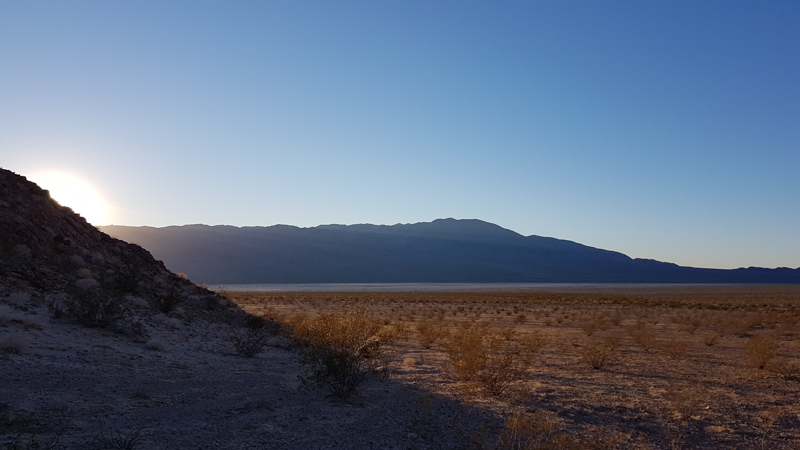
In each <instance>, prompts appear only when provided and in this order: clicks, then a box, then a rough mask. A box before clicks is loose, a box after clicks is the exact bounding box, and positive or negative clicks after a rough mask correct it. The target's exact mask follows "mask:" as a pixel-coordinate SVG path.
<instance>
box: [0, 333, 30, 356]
mask: <svg viewBox="0 0 800 450" xmlns="http://www.w3.org/2000/svg"><path fill="white" fill-rule="evenodd" d="M30 342H31V340H30V338H29V337H28V336H27V335H24V334H21V333H13V334H6V335H3V336H2V337H0V350H2V351H4V352H6V353H14V354H17V355H19V354H20V353H23V352H25V350H27V349H28V347H29V346H30Z"/></svg>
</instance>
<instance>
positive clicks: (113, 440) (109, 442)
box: [97, 425, 143, 450]
mask: <svg viewBox="0 0 800 450" xmlns="http://www.w3.org/2000/svg"><path fill="white" fill-rule="evenodd" d="M142 428H143V426H142V425H139V426H137V427H135V428H131V429H130V430H109V431H104V432H102V433H100V435H99V436H98V438H97V440H98V441H100V442H99V445H100V447H102V448H108V449H120V450H132V449H135V448H137V447H138V446H139V444H140V443H141V436H139V434H140V433H141V432H142Z"/></svg>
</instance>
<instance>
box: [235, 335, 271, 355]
mask: <svg viewBox="0 0 800 450" xmlns="http://www.w3.org/2000/svg"><path fill="white" fill-rule="evenodd" d="M268 339H269V335H268V334H267V333H266V332H265V331H264V330H262V329H252V328H250V329H247V330H242V331H239V332H237V333H236V334H234V335H232V336H230V337H229V338H228V341H229V342H230V343H231V344H233V348H234V349H236V353H237V354H239V355H242V356H245V357H247V358H252V357H254V356H256V355H257V354H259V353H261V350H263V349H264V347H266V346H267V341H268Z"/></svg>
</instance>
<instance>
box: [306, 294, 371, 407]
mask: <svg viewBox="0 0 800 450" xmlns="http://www.w3.org/2000/svg"><path fill="white" fill-rule="evenodd" d="M381 328H382V325H381V322H380V321H378V320H375V319H373V318H371V317H370V316H369V313H368V311H367V309H366V308H363V307H359V308H356V309H354V310H350V311H321V312H320V313H319V314H318V315H317V316H316V317H313V318H305V319H302V320H298V321H297V322H296V323H295V325H294V331H293V335H292V336H293V338H294V340H295V342H296V343H297V345H298V348H299V352H300V361H301V363H303V365H305V366H306V367H307V373H306V374H304V375H301V376H300V381H301V382H302V383H303V384H304V385H313V386H319V387H323V388H326V389H327V390H328V391H330V392H331V393H332V394H334V395H335V396H337V397H339V398H342V399H347V398H348V397H350V395H351V394H352V393H353V392H355V390H356V389H357V388H358V386H360V385H361V384H363V383H364V382H365V381H367V379H369V377H370V375H372V374H374V373H376V372H377V371H378V369H379V368H380V367H382V366H383V362H384V361H383V359H382V358H381V355H382V351H383V349H382V348H381V341H380V339H379V337H378V334H379V332H380V331H381Z"/></svg>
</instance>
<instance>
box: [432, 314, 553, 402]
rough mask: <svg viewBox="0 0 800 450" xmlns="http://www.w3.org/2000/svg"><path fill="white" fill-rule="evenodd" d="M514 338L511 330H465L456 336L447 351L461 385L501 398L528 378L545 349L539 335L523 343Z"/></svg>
mask: <svg viewBox="0 0 800 450" xmlns="http://www.w3.org/2000/svg"><path fill="white" fill-rule="evenodd" d="M515 337H516V336H515V332H514V330H513V329H512V328H510V327H502V328H499V329H489V328H486V327H479V326H463V327H461V328H459V329H457V330H456V331H455V332H454V333H453V335H452V336H451V339H450V340H449V342H448V343H447V346H446V349H445V351H446V352H447V355H448V356H449V357H450V360H451V362H452V364H453V370H454V372H455V373H456V376H457V377H458V378H459V379H460V380H461V381H464V382H468V383H475V384H478V385H479V386H480V387H481V388H482V389H483V390H484V391H486V392H488V393H489V394H491V395H500V394H502V393H503V392H504V391H505V390H506V389H507V388H508V387H509V386H510V385H511V384H512V383H514V382H516V381H519V380H520V379H522V378H523V377H524V376H525V372H526V371H527V369H528V367H529V366H530V364H531V362H532V360H533V358H534V356H535V354H536V353H537V352H538V351H539V350H540V349H541V347H542V345H543V341H542V338H541V337H540V336H539V335H538V334H537V333H531V334H528V335H526V336H524V337H522V338H521V339H515Z"/></svg>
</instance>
